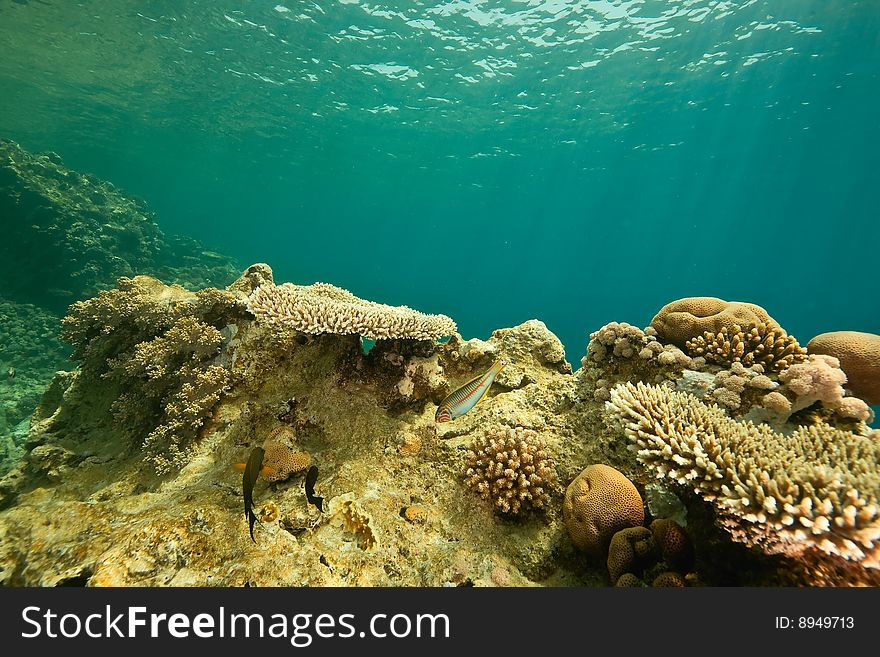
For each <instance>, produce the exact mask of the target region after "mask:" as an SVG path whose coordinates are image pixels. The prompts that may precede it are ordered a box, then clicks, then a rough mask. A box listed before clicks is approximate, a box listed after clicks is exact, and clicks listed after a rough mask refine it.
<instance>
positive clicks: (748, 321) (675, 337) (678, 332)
mask: <svg viewBox="0 0 880 657" xmlns="http://www.w3.org/2000/svg"><path fill="white" fill-rule="evenodd" d="M759 324H763V325H765V326H766V327H768V329H769V328H778V327H779V324H778V323H777V322H776V321H775V320H774V319H773V318H772V317H770V315H769V314H768V313H767V311H766V310H764V309H763V308H761V306H758V305H755V304H753V303H744V302H740V301H724V300H723V299H718V298H717V297H686V298H684V299H678V300H677V301H673V302H671V303H668V304H666V305H665V306H663V308H661V309H660V311H659V312H658V313H657V314H656V315H654V318H653V319H652V320H651V326H652V327H653V328H654V329H655V330H656V331H657V333H658V334H659V335H660V337H662V338H663V339H664V340H666V341H667V342H671V343H673V344H674V345H676V346H678V347H680V348H682V349H684V348H685V347H686V346H687V341H688V340H692V339H693V338H695V337H697V336H700V335H704V334H705V333H706V332H707V331H710V332H712V333H713V334H714V333H718V332H719V331H721V329H724V328H726V329H727V330H728V331H730V332H732V331H733V327H734V326H757V325H759Z"/></svg>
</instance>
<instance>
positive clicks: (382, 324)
mask: <svg viewBox="0 0 880 657" xmlns="http://www.w3.org/2000/svg"><path fill="white" fill-rule="evenodd" d="M248 310H249V311H250V312H251V313H253V314H254V315H256V316H257V317H259V318H263V319H266V320H269V321H272V322H280V323H282V324H285V325H287V326H290V327H291V328H293V329H295V330H297V331H300V332H302V333H309V334H312V335H317V334H320V333H335V334H338V335H347V334H352V333H356V334H358V335H362V336H363V337H365V338H369V339H371V340H388V339H396V338H411V339H415V340H435V339H437V338H441V337H443V336H447V335H452V334H453V333H455V330H456V325H455V322H453V321H452V320H451V319H450V318H449V317H447V316H446V315H425V314H424V313H420V312H418V311H416V310H413V309H411V308H407V307H406V306H386V305H384V304H381V303H375V302H373V301H365V300H364V299H360V298H358V297H356V296H355V295H353V294H352V293H351V292H348V291H347V290H343V289H342V288H340V287H336V286H335V285H330V284H329V283H315V284H314V285H308V286H303V285H293V284H291V283H285V284H283V285H278V286H276V285H261V286H259V287H258V288H257V289H256V290H254V292H253V293H252V294H251V295H250V297H249V298H248Z"/></svg>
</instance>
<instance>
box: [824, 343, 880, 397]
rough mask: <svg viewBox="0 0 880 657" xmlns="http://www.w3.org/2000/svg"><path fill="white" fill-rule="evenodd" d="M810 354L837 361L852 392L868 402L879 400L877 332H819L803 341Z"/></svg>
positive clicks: (879, 364)
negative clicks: (806, 341) (810, 338)
mask: <svg viewBox="0 0 880 657" xmlns="http://www.w3.org/2000/svg"><path fill="white" fill-rule="evenodd" d="M807 351H809V352H810V353H811V354H826V355H828V356H834V357H835V358H836V359H837V360H838V361H840V368H841V369H842V370H843V371H844V372H846V376H847V379H848V380H849V383H848V387H849V389H850V390H852V392H853V394H854V395H855V396H856V397H859V398H860V399H863V400H865V401H866V402H868V403H869V404H871V405H875V404H880V335H876V334H874V333H860V332H858V331H833V332H831V333H822V334H821V335H817V336H816V337H815V338H813V339H812V340H810V341H809V343H807Z"/></svg>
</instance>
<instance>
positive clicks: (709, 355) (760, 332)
mask: <svg viewBox="0 0 880 657" xmlns="http://www.w3.org/2000/svg"><path fill="white" fill-rule="evenodd" d="M685 346H686V347H687V350H688V353H689V354H690V355H691V356H702V357H703V358H705V359H706V360H707V361H709V362H711V363H721V364H724V365H729V364H731V363H742V364H743V365H745V366H746V367H748V366H750V365H754V364H756V363H760V364H762V365H764V366H765V367H766V368H767V369H768V370H770V371H775V372H778V371H780V370H784V369H785V368H787V367H789V366H790V365H792V364H794V363H800V362H803V361H804V360H805V359H806V357H807V350H806V349H804V348H803V347H801V346H800V345H799V344H798V341H797V340H796V339H795V338H794V337H792V336H790V335H788V334H786V332H785V331H783V330H782V329H781V328H779V327H778V326H767V325H766V324H757V325H751V326H747V327H745V328H743V327H740V325H739V324H733V325H732V326H731V327H727V326H723V327H722V328H721V330H719V331H718V332H713V331H705V332H704V333H703V334H702V335H698V336H695V337H694V338H692V339H690V340H688V341H687V342H685Z"/></svg>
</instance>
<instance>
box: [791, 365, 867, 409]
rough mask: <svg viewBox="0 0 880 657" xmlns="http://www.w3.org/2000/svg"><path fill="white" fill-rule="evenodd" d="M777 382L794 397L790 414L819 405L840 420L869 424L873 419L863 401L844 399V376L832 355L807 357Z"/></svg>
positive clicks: (845, 377)
mask: <svg viewBox="0 0 880 657" xmlns="http://www.w3.org/2000/svg"><path fill="white" fill-rule="evenodd" d="M779 380H780V381H781V382H783V383H784V384H785V388H786V389H787V390H788V391H789V392H791V393H793V395H794V396H795V399H794V400H793V401H792V406H791V412H793V413H794V412H797V411H799V410H801V409H804V408H808V407H809V406H812V405H813V404H815V403H816V402H821V403H822V405H823V406H825V407H826V408H828V409H830V410H831V411H833V412H835V413H837V414H838V415H839V416H841V417H844V418H852V419H855V420H860V421H870V420H872V419H873V417H874V413H873V411H871V408H870V407H869V406H868V405H867V404H866V403H865V402H864V401H863V400H861V399H859V398H858V397H846V396H845V390H844V387H843V386H844V384H845V383H846V382H847V376H846V373H845V372H844V371H843V370H842V369H840V363H839V362H838V360H837V359H836V358H834V357H833V356H825V355H817V354H811V355H810V357H809V360H807V361H806V362H804V363H798V364H797V365H792V366H791V367H790V368H789V369H787V370H786V371H784V372H782V373H780V375H779Z"/></svg>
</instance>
